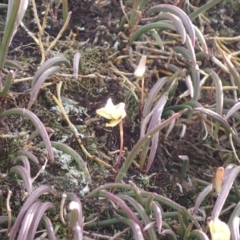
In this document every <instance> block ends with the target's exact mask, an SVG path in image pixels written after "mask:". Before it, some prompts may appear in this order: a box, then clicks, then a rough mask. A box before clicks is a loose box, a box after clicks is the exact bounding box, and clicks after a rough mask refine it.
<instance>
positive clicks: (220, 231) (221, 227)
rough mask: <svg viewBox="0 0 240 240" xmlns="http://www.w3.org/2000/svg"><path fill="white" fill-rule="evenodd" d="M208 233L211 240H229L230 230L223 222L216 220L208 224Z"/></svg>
mask: <svg viewBox="0 0 240 240" xmlns="http://www.w3.org/2000/svg"><path fill="white" fill-rule="evenodd" d="M209 228H210V233H211V236H212V240H230V235H231V234H230V229H229V227H228V225H227V224H226V223H225V222H222V221H220V220H219V219H218V218H217V219H215V220H214V221H213V220H211V221H210V223H209Z"/></svg>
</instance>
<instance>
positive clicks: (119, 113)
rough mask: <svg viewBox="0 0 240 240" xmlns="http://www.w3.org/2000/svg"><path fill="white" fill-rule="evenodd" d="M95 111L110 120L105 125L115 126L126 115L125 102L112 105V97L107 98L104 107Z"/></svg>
mask: <svg viewBox="0 0 240 240" xmlns="http://www.w3.org/2000/svg"><path fill="white" fill-rule="evenodd" d="M96 113H97V114H98V115H100V116H102V117H104V118H106V119H109V120H111V121H110V123H107V124H106V127H114V126H116V125H117V124H118V123H119V122H120V121H121V120H122V119H123V118H124V117H126V115H127V114H126V111H125V103H119V104H118V105H113V102H112V99H111V98H109V99H108V101H107V104H106V106H105V107H103V108H100V109H98V110H97V111H96Z"/></svg>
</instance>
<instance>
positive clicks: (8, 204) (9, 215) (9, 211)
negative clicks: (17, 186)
mask: <svg viewBox="0 0 240 240" xmlns="http://www.w3.org/2000/svg"><path fill="white" fill-rule="evenodd" d="M11 196H12V191H10V190H9V191H8V196H7V213H8V229H7V234H8V233H9V232H10V228H11V222H12V210H11V207H10V199H11Z"/></svg>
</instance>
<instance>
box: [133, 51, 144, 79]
mask: <svg viewBox="0 0 240 240" xmlns="http://www.w3.org/2000/svg"><path fill="white" fill-rule="evenodd" d="M146 61H147V57H146V56H145V55H142V57H141V59H140V61H139V64H138V66H137V68H136V69H135V71H134V76H135V77H139V78H140V77H142V76H143V75H144V73H145V71H146Z"/></svg>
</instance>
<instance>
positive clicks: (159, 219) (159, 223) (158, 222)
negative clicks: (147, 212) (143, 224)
mask: <svg viewBox="0 0 240 240" xmlns="http://www.w3.org/2000/svg"><path fill="white" fill-rule="evenodd" d="M152 210H153V212H154V216H155V221H156V225H157V229H158V233H159V234H161V231H162V222H163V221H162V211H161V206H160V204H159V203H158V202H155V201H153V202H152Z"/></svg>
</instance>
